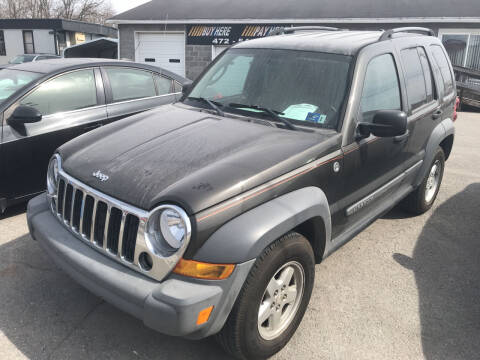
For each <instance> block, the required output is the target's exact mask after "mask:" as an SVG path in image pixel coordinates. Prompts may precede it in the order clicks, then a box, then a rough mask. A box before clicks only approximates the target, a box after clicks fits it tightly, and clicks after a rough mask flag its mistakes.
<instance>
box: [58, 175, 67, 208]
mask: <svg viewBox="0 0 480 360" xmlns="http://www.w3.org/2000/svg"><path fill="white" fill-rule="evenodd" d="M64 199H65V181H64V180H63V179H61V180H60V181H59V182H58V194H57V212H58V213H59V214H60V216H61V217H63V200H64Z"/></svg>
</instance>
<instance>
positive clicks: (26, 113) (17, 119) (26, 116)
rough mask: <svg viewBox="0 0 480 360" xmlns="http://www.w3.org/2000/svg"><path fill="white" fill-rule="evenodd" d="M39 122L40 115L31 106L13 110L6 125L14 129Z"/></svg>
mask: <svg viewBox="0 0 480 360" xmlns="http://www.w3.org/2000/svg"><path fill="white" fill-rule="evenodd" d="M40 120H42V114H41V113H40V111H38V110H37V109H36V108H34V107H31V106H27V105H20V106H17V108H16V109H15V110H13V113H12V115H11V116H10V117H9V118H8V120H7V124H8V125H10V126H12V127H15V126H18V125H23V124H28V123H36V122H39V121H40Z"/></svg>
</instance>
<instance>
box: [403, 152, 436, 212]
mask: <svg viewBox="0 0 480 360" xmlns="http://www.w3.org/2000/svg"><path fill="white" fill-rule="evenodd" d="M435 166H436V169H437V171H435V173H436V174H437V175H436V176H434V178H435V179H434V180H431V177H430V175H431V174H432V171H434V170H433V168H434V167H435ZM444 169H445V154H444V152H443V150H442V148H441V147H439V148H438V149H437V151H436V153H435V156H434V158H433V161H432V163H431V164H430V167H429V170H428V172H427V174H426V175H425V178H424V179H423V181H422V183H421V184H420V186H419V187H418V188H417V189H416V190H415V191H413V192H412V193H411V194H410V195H408V196H407V197H406V198H405V200H404V201H403V203H402V207H403V208H404V209H405V210H406V211H408V212H410V213H412V214H415V215H421V214H423V213H425V212H427V211H428V210H430V208H431V207H432V205H433V203H434V202H435V199H436V198H437V195H438V191H439V190H440V186H441V185H442V179H443V171H444ZM431 181H435V188H434V189H432V187H431V185H432V182H431Z"/></svg>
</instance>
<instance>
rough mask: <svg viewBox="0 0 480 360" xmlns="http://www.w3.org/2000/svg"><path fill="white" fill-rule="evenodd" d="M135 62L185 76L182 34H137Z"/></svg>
mask: <svg viewBox="0 0 480 360" xmlns="http://www.w3.org/2000/svg"><path fill="white" fill-rule="evenodd" d="M135 49H136V50H135V61H136V62H140V63H146V64H150V65H155V66H159V67H161V68H164V69H167V70H170V71H173V72H174V73H177V74H179V75H182V76H185V34H184V33H137V36H136V44H135Z"/></svg>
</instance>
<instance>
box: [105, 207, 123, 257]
mask: <svg viewBox="0 0 480 360" xmlns="http://www.w3.org/2000/svg"><path fill="white" fill-rule="evenodd" d="M121 225H122V211H121V210H119V209H117V208H115V207H114V208H112V209H111V210H110V221H109V222H108V235H107V249H108V250H110V251H111V252H112V253H114V254H116V253H117V252H118V238H119V236H120V227H121Z"/></svg>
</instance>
